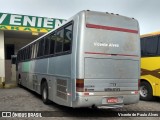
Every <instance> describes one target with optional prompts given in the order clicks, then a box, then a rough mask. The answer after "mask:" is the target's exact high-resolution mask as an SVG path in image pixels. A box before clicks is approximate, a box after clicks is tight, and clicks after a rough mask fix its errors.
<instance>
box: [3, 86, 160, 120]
mask: <svg viewBox="0 0 160 120" xmlns="http://www.w3.org/2000/svg"><path fill="white" fill-rule="evenodd" d="M0 111H48V112H47V113H49V111H55V112H53V113H52V114H60V116H62V117H54V119H56V120H61V119H65V120H74V119H78V120H82V119H85V120H90V119H93V120H97V118H98V119H100V120H106V119H109V120H110V119H113V120H117V119H118V120H125V119H126V120H128V119H129V120H138V119H143V120H150V119H152V120H158V119H159V120H160V118H158V117H112V118H111V117H106V116H110V113H109V112H110V111H111V112H115V113H119V112H120V113H121V111H126V113H127V112H128V111H134V112H135V113H136V112H137V111H160V99H159V98H157V99H156V100H154V101H149V102H145V101H140V102H139V103H138V104H133V105H127V106H124V107H123V108H118V109H107V110H106V109H90V108H80V109H72V108H68V107H63V106H59V105H57V104H54V103H52V104H51V105H45V104H43V102H42V101H41V96H39V95H37V94H35V93H33V92H31V91H29V90H27V89H25V88H18V87H16V88H12V89H0ZM63 114H64V115H63ZM66 116H69V117H66ZM77 116H79V117H77ZM88 116H89V117H88ZM3 119H5V120H8V119H9V118H8V119H6V118H0V120H3ZM10 119H13V118H10ZM14 119H21V118H14ZM24 119H26V120H27V119H28V118H24ZM30 119H34V118H30ZM35 119H37V120H41V119H42V120H46V119H52V120H53V117H52V118H51V117H48V118H35Z"/></svg>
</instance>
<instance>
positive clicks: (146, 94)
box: [140, 82, 153, 101]
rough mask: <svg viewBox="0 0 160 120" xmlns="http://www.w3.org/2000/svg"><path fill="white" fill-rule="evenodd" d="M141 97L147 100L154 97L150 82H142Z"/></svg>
mask: <svg viewBox="0 0 160 120" xmlns="http://www.w3.org/2000/svg"><path fill="white" fill-rule="evenodd" d="M140 99H141V100H145V101H147V100H152V99H153V90H152V87H151V85H150V84H149V83H148V82H141V84H140Z"/></svg>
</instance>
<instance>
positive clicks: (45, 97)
mask: <svg viewBox="0 0 160 120" xmlns="http://www.w3.org/2000/svg"><path fill="white" fill-rule="evenodd" d="M42 100H43V103H44V104H49V103H50V100H49V99H48V85H47V83H46V82H44V83H42Z"/></svg>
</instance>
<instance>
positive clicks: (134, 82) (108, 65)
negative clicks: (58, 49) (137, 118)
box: [73, 11, 140, 108]
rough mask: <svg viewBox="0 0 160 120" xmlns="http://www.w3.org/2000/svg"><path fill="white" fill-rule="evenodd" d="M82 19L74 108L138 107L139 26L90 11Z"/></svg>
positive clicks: (122, 19) (136, 23)
mask: <svg viewBox="0 0 160 120" xmlns="http://www.w3.org/2000/svg"><path fill="white" fill-rule="evenodd" d="M83 17H84V19H82V18H83ZM82 18H81V20H82V21H81V24H82V27H81V28H80V31H81V32H80V35H79V36H80V37H79V40H78V43H77V44H78V45H77V46H78V47H77V56H78V57H77V71H76V81H75V82H76V101H75V102H74V104H73V107H86V106H88V107H89V106H98V107H107V108H115V107H122V106H123V105H124V104H133V103H137V102H138V101H139V92H138V89H139V88H138V84H139V78H140V40H139V27H138V22H137V21H136V20H135V19H131V18H128V17H124V16H119V15H114V14H107V13H100V12H91V11H85V12H84V13H83V15H82Z"/></svg>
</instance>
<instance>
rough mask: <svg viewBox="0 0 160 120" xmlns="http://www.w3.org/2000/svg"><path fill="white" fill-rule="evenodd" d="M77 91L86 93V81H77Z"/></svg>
mask: <svg viewBox="0 0 160 120" xmlns="http://www.w3.org/2000/svg"><path fill="white" fill-rule="evenodd" d="M76 91H77V92H84V79H77V80H76Z"/></svg>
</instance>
